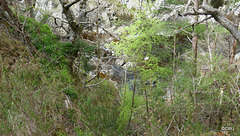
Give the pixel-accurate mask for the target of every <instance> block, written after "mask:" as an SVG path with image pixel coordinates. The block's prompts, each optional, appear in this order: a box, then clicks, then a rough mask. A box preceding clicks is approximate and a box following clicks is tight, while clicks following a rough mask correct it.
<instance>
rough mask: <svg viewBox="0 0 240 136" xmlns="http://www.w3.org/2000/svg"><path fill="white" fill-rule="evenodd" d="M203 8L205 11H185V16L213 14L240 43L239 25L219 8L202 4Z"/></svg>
mask: <svg viewBox="0 0 240 136" xmlns="http://www.w3.org/2000/svg"><path fill="white" fill-rule="evenodd" d="M200 8H201V9H203V10H204V11H203V12H199V11H190V12H186V13H184V16H187V15H211V16H212V17H213V18H214V19H215V20H216V21H217V22H218V23H220V24H221V25H222V26H223V27H225V28H226V29H227V30H228V31H229V32H230V33H231V34H232V35H233V37H234V38H235V39H236V40H237V41H238V43H240V32H239V31H238V27H237V25H236V24H234V23H233V22H232V21H230V20H229V19H227V18H226V17H225V16H224V15H223V14H221V13H220V12H219V11H218V9H216V8H212V7H210V6H208V5H202V6H200Z"/></svg>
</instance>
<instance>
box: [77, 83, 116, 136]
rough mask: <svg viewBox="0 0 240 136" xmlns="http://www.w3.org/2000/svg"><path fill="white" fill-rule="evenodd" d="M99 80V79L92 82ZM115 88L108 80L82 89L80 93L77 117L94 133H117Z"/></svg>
mask: <svg viewBox="0 0 240 136" xmlns="http://www.w3.org/2000/svg"><path fill="white" fill-rule="evenodd" d="M95 82H99V80H97V81H94V82H92V83H95ZM117 95H118V91H117V89H116V88H115V87H114V86H113V84H111V83H110V82H108V81H104V82H103V83H102V84H101V85H99V86H96V87H94V88H92V89H91V90H88V89H87V90H84V95H81V98H80V101H79V108H80V110H81V113H82V114H81V115H80V116H79V118H80V119H81V120H83V121H84V123H85V124H87V126H88V128H89V129H90V130H91V132H93V133H94V135H118V133H117V131H116V130H117V128H118V124H117V118H118V116H119V110H118V107H119V104H118V102H117V101H116V97H117Z"/></svg>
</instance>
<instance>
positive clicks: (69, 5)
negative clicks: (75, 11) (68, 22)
mask: <svg viewBox="0 0 240 136" xmlns="http://www.w3.org/2000/svg"><path fill="white" fill-rule="evenodd" d="M79 1H80V0H75V1H73V2H72V3H68V4H65V5H64V8H66V9H68V8H70V7H71V6H72V5H74V4H76V3H78V2H79Z"/></svg>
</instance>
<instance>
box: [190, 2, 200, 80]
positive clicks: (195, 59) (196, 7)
mask: <svg viewBox="0 0 240 136" xmlns="http://www.w3.org/2000/svg"><path fill="white" fill-rule="evenodd" d="M194 9H195V10H196V11H198V10H199V5H198V0H195V2H194ZM193 21H194V22H198V16H197V15H196V16H195V17H194V20H193ZM193 29H194V26H193ZM197 40H198V37H197V35H196V33H195V32H194V31H193V38H192V50H193V59H194V60H193V68H194V70H193V76H194V77H195V76H196V74H197Z"/></svg>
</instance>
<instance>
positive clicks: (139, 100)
mask: <svg viewBox="0 0 240 136" xmlns="http://www.w3.org/2000/svg"><path fill="white" fill-rule="evenodd" d="M122 95H123V98H122V102H121V107H119V111H121V112H120V115H119V118H118V120H117V123H118V125H119V127H118V132H120V133H125V132H124V131H125V130H126V127H127V125H128V121H129V118H130V115H131V109H132V95H133V93H132V91H130V90H127V91H126V94H122ZM144 108H145V102H144V97H143V96H141V95H135V97H134V106H133V116H134V117H132V118H133V120H132V122H134V123H136V124H138V123H141V122H140V120H139V118H138V117H139V116H141V115H140V114H143V110H144Z"/></svg>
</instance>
